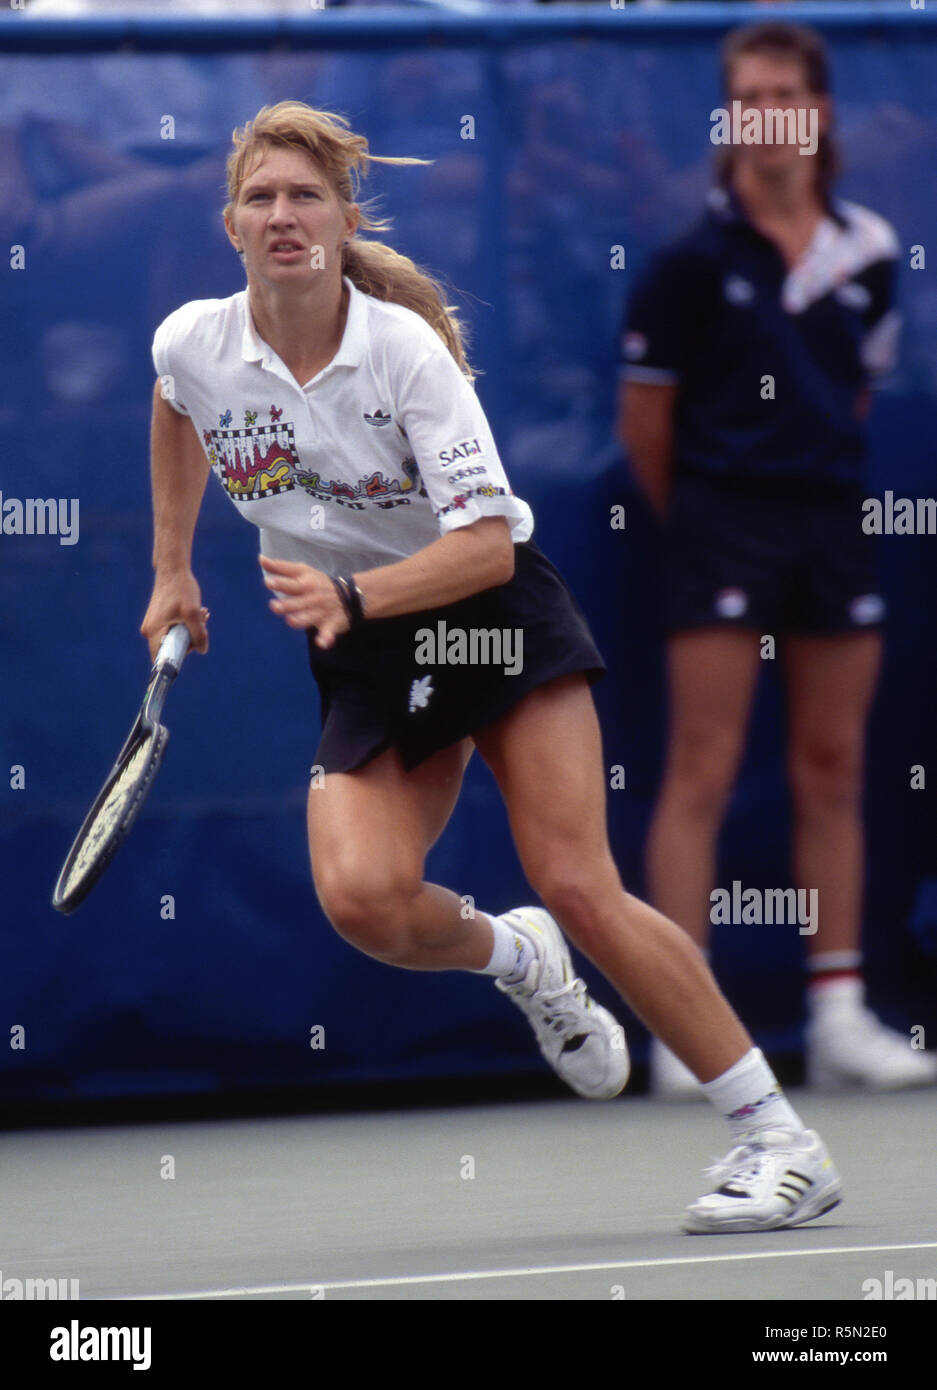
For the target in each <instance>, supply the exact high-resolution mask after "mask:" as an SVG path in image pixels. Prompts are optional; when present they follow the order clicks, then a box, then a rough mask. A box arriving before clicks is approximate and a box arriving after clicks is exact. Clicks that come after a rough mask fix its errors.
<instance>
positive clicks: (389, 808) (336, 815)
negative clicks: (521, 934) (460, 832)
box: [307, 739, 492, 970]
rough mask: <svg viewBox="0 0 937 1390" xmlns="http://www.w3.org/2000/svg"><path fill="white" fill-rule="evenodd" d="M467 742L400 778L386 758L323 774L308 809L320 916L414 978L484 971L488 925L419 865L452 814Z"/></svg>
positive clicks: (395, 761) (392, 759)
mask: <svg viewBox="0 0 937 1390" xmlns="http://www.w3.org/2000/svg"><path fill="white" fill-rule="evenodd" d="M471 754H472V742H471V740H470V739H465V740H463V742H462V743H461V744H458V745H455V746H453V747H451V748H445V749H442V750H441V751H440V752H438V753H436V754H434V755H433V756H432V757H431V758H428V759H427V760H426V761H425V762H424V763H421V764H420V766H419V767H417V768H415V769H414V770H413V771H412V772H406V771H405V770H404V767H403V764H402V763H401V761H400V758H399V755H398V754H397V753H396V751H395V750H394V749H389V750H388V751H387V752H385V753H382V754H381V755H380V756H379V757H377V758H375V759H374V760H373V761H372V762H370V763H367V764H365V766H364V767H362V768H359V769H357V770H356V771H355V772H329V773H326V774H325V775H324V777H323V779H322V782H321V784H320V785H318V786H310V789H309V794H308V800H307V823H308V828H309V853H310V858H311V861H312V872H313V879H314V881H315V885H316V890H317V892H318V895H319V900H320V902H321V904H322V908H323V911H324V912H325V914H326V916H327V917H328V918H329V920H330V921H331V922H332V924H333V925H334V927H335V928H336V930H337V931H338V932H339V933H340V934H341V935H342V936H343V937H344V938H345V939H346V940H347V941H349V942H350V943H351V944H352V945H354V946H357V947H358V948H359V950H362V951H364V952H365V953H366V954H368V955H371V956H374V957H375V958H376V959H378V960H383V961H385V962H386V963H387V964H390V965H398V966H404V967H406V968H407V969H410V970H459V969H461V970H481V969H483V968H484V966H485V965H486V964H487V962H488V960H489V958H490V956H491V952H492V931H491V926H490V923H489V922H488V919H487V918H486V917H485V916H484V915H483V914H479V915H478V916H477V917H466V915H465V914H464V913H463V910H462V900H461V898H460V897H459V896H458V895H457V894H456V893H453V892H451V891H450V890H449V889H448V888H442V887H440V886H439V885H437V884H432V883H425V882H424V880H423V870H424V861H425V859H426V855H427V853H428V851H429V850H430V849H431V848H432V846H433V844H434V843H435V842H436V840H437V839H438V838H439V836H440V834H441V833H442V831H443V829H444V828H445V826H446V823H447V822H448V820H449V817H450V815H451V814H452V809H453V807H454V806H455V803H456V800H457V799H458V795H459V791H460V789H461V786H462V775H463V772H464V770H465V767H466V765H467V763H468V760H469V758H470V757H471Z"/></svg>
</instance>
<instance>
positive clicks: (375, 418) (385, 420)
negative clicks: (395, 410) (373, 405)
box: [364, 406, 390, 426]
mask: <svg viewBox="0 0 937 1390" xmlns="http://www.w3.org/2000/svg"><path fill="white" fill-rule="evenodd" d="M364 418H365V419H366V420H367V422H368V424H369V425H378V426H380V425H389V424H390V416H389V415H385V414H384V412H383V410H381V408H380V406H378V408H377V410H375V412H374V414H373V415H369V414H368V412H367V411H365V412H364Z"/></svg>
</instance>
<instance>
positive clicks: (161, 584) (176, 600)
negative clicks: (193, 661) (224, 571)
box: [140, 570, 211, 661]
mask: <svg viewBox="0 0 937 1390" xmlns="http://www.w3.org/2000/svg"><path fill="white" fill-rule="evenodd" d="M210 616H211V614H210V613H209V611H208V609H207V608H203V607H202V594H201V590H200V589H199V586H198V583H197V581H196V579H195V575H194V574H192V572H191V570H186V571H183V572H179V573H173V574H171V575H160V574H159V573H157V576H156V582H155V584H154V585H153V593H152V595H151V597H150V604H149V607H148V608H147V610H146V613H145V615H144V618H143V622H142V623H141V624H140V632H141V634H142V635H143V636H144V637H145V638H146V640H147V642H148V643H149V647H150V660H151V661H154V660H155V659H156V653H157V652H158V651H159V648H160V643H161V642H162V640H163V638H164V637H165V636H166V633H167V632H168V631H169V629H170V628H171V627H173V626H174V625H175V624H176V623H185V625H186V627H187V628H188V629H189V636H190V638H191V639H192V646H193V647H194V648H195V650H196V651H197V652H201V653H202V654H203V655H204V654H205V652H207V651H208V627H207V622H208V619H209V617H210Z"/></svg>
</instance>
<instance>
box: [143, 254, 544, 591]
mask: <svg viewBox="0 0 937 1390" xmlns="http://www.w3.org/2000/svg"><path fill="white" fill-rule="evenodd" d="M344 284H345V285H346V286H347V288H348V291H349V302H348V317H347V320H346V324H345V332H344V335H343V337H342V342H341V346H340V348H339V350H338V352H337V353H336V355H335V357H333V359H332V361H331V362H330V363H329V364H328V366H327V367H324V368H323V370H322V371H321V372H319V373H317V375H316V376H314V377H313V378H312V380H311V381H308V382H306V383H305V385H302V386H301V385H300V384H299V383H298V382H297V380H296V379H295V377H294V376H293V375H292V373H291V372H290V371H289V369H288V368H287V367H286V366H285V364H284V363H283V362H282V361H281V359H280V358H279V357H278V356H277V354H276V353H275V352H274V351H273V349H272V348H271V347H270V346H269V345H268V344H267V343H265V342H264V341H263V339H262V338H260V337H259V336H258V334H257V330H256V329H255V327H254V322H253V318H252V316H251V313H250V306H249V303H248V292H247V290H246V289H244V290H241V291H240V292H239V293H238V294H234V295H232V296H231V297H230V299H198V300H193V301H192V302H191V303H189V304H183V305H182V307H181V308H179V309H176V311H175V312H174V313H172V314H170V315H169V317H168V318H167V319H165V320H164V321H163V322H162V323H161V324H160V326H159V328H158V329H157V330H156V334H155V337H154V339H153V362H154V364H155V366H156V371H157V373H158V374H159V376H160V378H161V380H162V381H163V394H164V396H165V397H166V399H167V400H169V401H170V403H171V404H172V405H173V407H174V408H175V409H176V410H177V411H179V412H180V413H181V414H183V415H188V416H189V418H190V419H191V420H192V422H193V424H194V425H195V428H196V429H197V431H198V434H199V437H200V438H201V440H202V445H203V448H204V450H205V453H206V455H207V456H208V460H209V462H210V463H211V466H212V469H213V471H214V473H215V476H216V477H217V478H218V479H219V481H220V482H221V484H222V486H223V487H224V489H225V491H226V492H227V494H228V497H229V498H230V499H231V501H232V503H233V504H234V506H235V507H237V509H238V511H239V512H240V514H241V515H242V516H243V517H245V518H246V519H247V520H248V521H253V522H254V524H255V525H257V526H259V527H260V545H261V550H262V551H263V553H264V554H266V555H270V556H271V557H273V558H275V559H282V560H295V561H300V562H302V563H305V564H309V565H313V566H314V567H315V568H316V569H321V570H324V571H325V572H326V573H328V574H339V573H341V572H351V571H354V570H365V569H373V568H375V567H376V566H378V565H385V564H390V563H392V562H393V561H395V560H400V559H403V558H405V557H406V556H408V555H412V554H413V552H414V551H416V550H420V549H422V548H423V547H424V546H426V545H429V544H430V543H431V542H432V541H434V540H436V539H438V537H439V536H440V534H442V533H444V532H446V531H451V530H454V529H456V528H457V527H459V526H467V525H469V524H470V523H471V522H473V521H478V520H479V519H480V518H481V517H484V516H504V517H506V518H507V519H508V521H509V522H510V525H511V531H512V535H513V538H514V541H515V542H519V541H525V540H527V539H528V538H529V536H530V535H531V532H532V531H533V515H532V513H531V510H530V508H529V506H528V505H527V503H526V502H523V501H521V499H520V498H519V497H515V496H514V494H513V493H512V492H511V488H510V486H509V484H508V480H507V477H506V476H505V472H504V468H503V466H502V463H501V460H500V458H499V457H498V452H497V449H496V448H495V443H494V439H493V438H492V434H491V430H490V428H489V425H488V421H487V420H486V418H485V414H484V411H483V410H482V408H481V406H480V405H479V402H478V398H477V397H476V395H475V392H474V390H473V388H472V386H471V384H470V383H469V382H468V380H467V379H466V378H465V376H463V374H462V372H461V371H460V370H459V367H458V365H457V364H456V362H455V360H454V359H453V357H452V355H451V354H450V353H449V351H448V350H447V348H446V346H445V344H444V343H443V342H442V340H441V339H440V338H439V336H438V335H437V334H436V333H435V332H434V330H433V329H432V328H431V327H430V326H429V324H428V323H426V322H425V320H423V319H422V318H420V316H419V315H418V314H416V313H414V312H413V311H412V310H410V309H405V308H403V307H402V306H401V305H399V304H385V303H383V302H382V301H380V300H377V299H373V298H372V297H371V296H370V295H365V294H362V293H361V292H360V290H358V289H356V288H355V286H354V285H353V284H352V283H351V281H350V280H349V279H347V278H345V279H344Z"/></svg>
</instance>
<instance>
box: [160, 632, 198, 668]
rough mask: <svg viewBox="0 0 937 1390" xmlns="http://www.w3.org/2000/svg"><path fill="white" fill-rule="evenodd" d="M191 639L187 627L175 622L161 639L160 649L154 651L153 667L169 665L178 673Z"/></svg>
mask: <svg viewBox="0 0 937 1390" xmlns="http://www.w3.org/2000/svg"><path fill="white" fill-rule="evenodd" d="M191 640H192V639H191V638H190V637H189V629H188V628H187V627H186V625H185V623H176V624H175V626H174V627H171V628H170V629H169V631H168V632H167V633H166V636H165V637H164V638H163V640H162V644H161V645H160V649H159V651H158V652H157V653H156V660H155V661H154V662H153V667H154V669H156V668H157V667H160V666H171V667H172V669H173V671H174V672H175V674H176V675H178V674H179V670H180V668H181V666H182V662H183V659H184V657H185V654H186V652H187V651H188V650H189V645H190V643H191Z"/></svg>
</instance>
